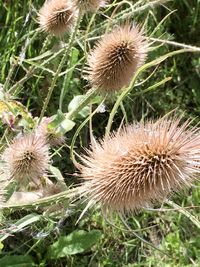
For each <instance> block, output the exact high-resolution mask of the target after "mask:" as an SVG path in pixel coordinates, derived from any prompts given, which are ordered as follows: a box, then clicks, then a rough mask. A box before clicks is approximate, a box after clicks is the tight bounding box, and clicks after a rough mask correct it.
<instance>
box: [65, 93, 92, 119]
mask: <svg viewBox="0 0 200 267" xmlns="http://www.w3.org/2000/svg"><path fill="white" fill-rule="evenodd" d="M83 99H85V95H77V96H75V97H74V98H73V99H72V101H71V102H70V103H69V105H68V111H69V112H73V111H74V110H76V109H77V108H78V106H79V105H80V103H81V101H82V100H83ZM89 113H90V108H89V107H88V106H86V107H84V108H83V109H82V110H81V111H80V112H79V113H78V114H79V116H80V117H82V118H86V117H87V116H88V115H89Z"/></svg>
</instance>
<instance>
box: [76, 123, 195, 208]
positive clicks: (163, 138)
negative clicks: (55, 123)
mask: <svg viewBox="0 0 200 267" xmlns="http://www.w3.org/2000/svg"><path fill="white" fill-rule="evenodd" d="M179 123H180V119H178V118H173V119H169V118H168V119H166V118H163V119H160V120H158V121H157V122H152V121H149V122H147V123H145V124H144V123H135V124H133V125H131V126H128V127H126V128H124V129H122V130H120V131H119V132H117V133H115V134H113V135H112V136H110V137H109V138H105V139H103V140H102V141H100V142H98V143H96V145H93V146H92V148H91V150H90V151H89V152H88V155H85V156H83V157H82V162H83V166H82V167H81V168H80V170H81V176H82V178H83V179H84V182H83V184H82V186H81V187H80V191H81V192H82V193H83V194H85V195H87V197H88V199H89V200H90V201H89V204H88V205H89V206H90V205H93V204H95V203H100V204H101V206H102V207H103V208H104V209H106V210H111V211H118V212H120V213H129V212H134V211H136V210H138V209H140V208H142V207H148V206H149V205H151V203H153V202H154V201H161V200H163V199H165V198H166V197H167V196H168V195H169V194H170V193H172V192H176V191H179V190H180V189H181V188H184V187H185V186H189V185H191V183H192V182H193V181H194V179H195V178H196V174H199V173H200V168H199V167H200V135H199V133H198V132H199V131H200V129H198V128H195V127H193V128H192V127H191V128H190V124H191V122H190V121H186V122H185V123H184V124H183V125H182V126H179ZM197 133H198V134H197Z"/></svg>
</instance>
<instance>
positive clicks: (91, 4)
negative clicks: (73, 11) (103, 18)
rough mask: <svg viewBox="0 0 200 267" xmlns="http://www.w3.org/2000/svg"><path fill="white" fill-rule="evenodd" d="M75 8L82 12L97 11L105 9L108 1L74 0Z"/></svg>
mask: <svg viewBox="0 0 200 267" xmlns="http://www.w3.org/2000/svg"><path fill="white" fill-rule="evenodd" d="M73 3H74V7H75V8H77V9H79V10H80V11H81V12H83V13H84V12H90V11H96V10H97V9H98V8H100V7H103V6H104V5H105V3H106V1H103V0H73Z"/></svg>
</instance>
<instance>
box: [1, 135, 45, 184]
mask: <svg viewBox="0 0 200 267" xmlns="http://www.w3.org/2000/svg"><path fill="white" fill-rule="evenodd" d="M2 160H3V161H4V162H5V173H6V174H7V175H8V179H16V180H17V181H18V182H20V183H21V184H22V185H23V184H27V183H29V182H33V183H34V184H38V183H40V181H39V180H38V179H39V178H40V177H42V176H43V175H44V174H45V173H46V170H47V169H48V163H49V153H48V146H47V145H46V143H45V141H44V139H43V138H41V137H39V136H36V135H35V134H32V135H26V136H21V137H18V138H15V139H14V140H13V142H12V144H10V145H9V146H8V147H7V148H6V149H5V151H4V152H3V154H2Z"/></svg>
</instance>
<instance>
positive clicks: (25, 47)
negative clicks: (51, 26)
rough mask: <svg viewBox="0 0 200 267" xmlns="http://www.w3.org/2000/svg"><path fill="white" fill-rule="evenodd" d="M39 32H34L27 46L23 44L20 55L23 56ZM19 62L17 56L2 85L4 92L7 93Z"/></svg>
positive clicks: (19, 58)
mask: <svg viewBox="0 0 200 267" xmlns="http://www.w3.org/2000/svg"><path fill="white" fill-rule="evenodd" d="M38 33H39V31H36V32H35V34H34V35H33V36H32V38H31V39H30V41H29V42H28V44H25V45H24V46H23V47H22V49H21V53H22V54H25V53H26V50H27V48H28V46H29V45H30V44H31V43H32V42H33V40H34V39H35V38H36V37H37V35H38ZM21 53H20V54H21ZM20 60H21V57H20V56H19V57H18V59H17V61H16V62H15V63H14V64H13V65H12V67H11V68H10V71H9V73H8V76H7V78H6V81H5V84H4V91H5V92H6V91H8V87H9V84H10V80H11V79H12V76H13V73H14V72H15V69H16V67H17V66H18V64H19V62H20Z"/></svg>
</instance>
